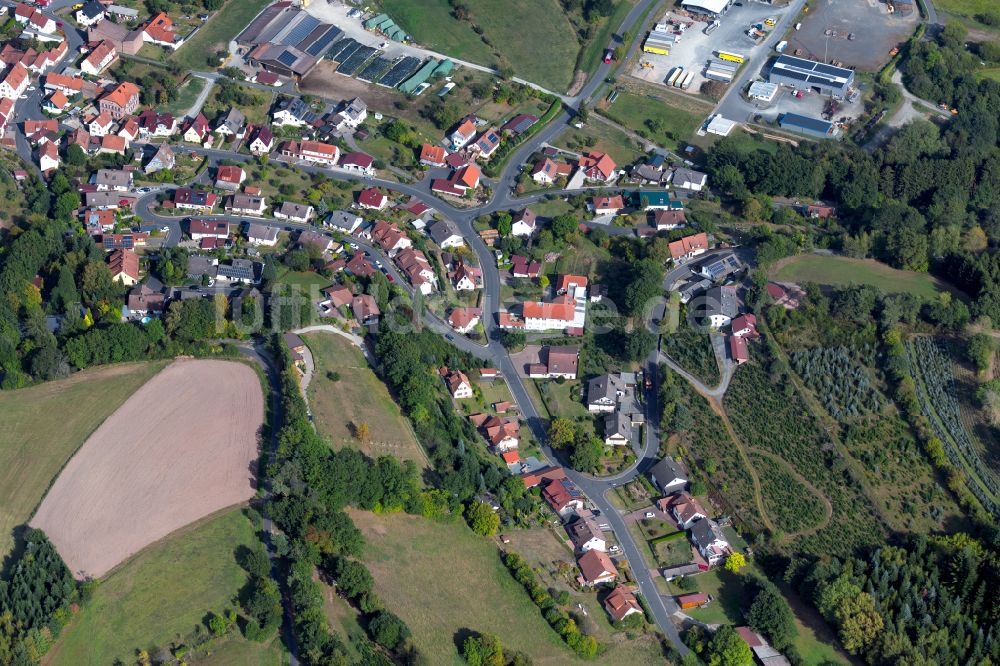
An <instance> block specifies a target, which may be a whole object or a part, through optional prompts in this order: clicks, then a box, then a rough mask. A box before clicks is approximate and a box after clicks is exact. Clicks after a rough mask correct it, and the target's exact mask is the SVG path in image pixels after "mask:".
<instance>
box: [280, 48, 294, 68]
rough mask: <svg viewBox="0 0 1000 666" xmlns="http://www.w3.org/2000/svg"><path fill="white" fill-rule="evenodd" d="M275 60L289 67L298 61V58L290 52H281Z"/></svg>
mask: <svg viewBox="0 0 1000 666" xmlns="http://www.w3.org/2000/svg"><path fill="white" fill-rule="evenodd" d="M277 60H278V62H280V63H281V64H282V65H285V66H286V67H291V66H292V65H293V64H295V61H296V60H298V57H297V56H296V55H295V54H294V53H292V52H291V51H282V52H281V53H279V54H278V58H277Z"/></svg>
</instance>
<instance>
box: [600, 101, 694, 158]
mask: <svg viewBox="0 0 1000 666" xmlns="http://www.w3.org/2000/svg"><path fill="white" fill-rule="evenodd" d="M604 114H605V115H607V116H608V117H609V118H611V119H613V120H615V121H617V122H618V123H619V124H621V125H624V126H625V127H628V128H630V129H632V130H634V131H636V132H639V133H640V134H642V133H643V132H648V136H649V138H650V140H651V141H653V143H656V144H657V145H660V146H665V147H666V148H669V149H671V150H677V149H678V148H679V147H680V146H681V145H683V144H684V143H686V139H688V138H689V137H690V136H691V135H692V134H694V131H695V130H696V129H698V126H699V125H700V124H701V123H702V121H703V120H704V114H701V115H698V114H695V113H693V112H691V111H685V110H684V109H679V108H677V107H675V106H668V105H667V104H666V103H664V102H663V101H661V100H658V99H653V98H650V97H646V96H644V95H636V94H634V93H630V92H622V93H619V94H618V98H617V99H616V100H615V101H614V103H613V104H611V105H610V106H608V107H607V108H606V109H605V110H604ZM657 121H658V122H660V123H662V124H663V127H664V128H665V129H664V130H663V131H661V132H653V131H652V130H650V128H649V126H648V125H647V124H646V123H647V122H653V123H655V122H657Z"/></svg>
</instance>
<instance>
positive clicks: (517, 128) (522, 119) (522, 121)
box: [500, 113, 538, 136]
mask: <svg viewBox="0 0 1000 666" xmlns="http://www.w3.org/2000/svg"><path fill="white" fill-rule="evenodd" d="M537 122H538V116H532V115H529V114H526V113H519V114H517V115H516V116H514V117H513V118H511V119H510V120H508V121H507V122H505V123H504V124H503V126H502V127H501V128H500V131H501V132H503V133H504V134H509V135H512V136H518V135H520V134H524V133H525V132H527V131H528V130H529V129H530V128H531V126H532V125H534V124H535V123H537Z"/></svg>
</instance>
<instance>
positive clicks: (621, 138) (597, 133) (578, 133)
mask: <svg viewBox="0 0 1000 666" xmlns="http://www.w3.org/2000/svg"><path fill="white" fill-rule="evenodd" d="M559 146H560V147H562V146H565V147H568V148H569V149H570V150H577V151H579V152H587V151H591V150H596V151H598V152H602V153H607V154H608V155H610V156H611V159H613V160H614V161H615V163H616V164H617V165H618V168H621V167H624V166H627V165H629V164H631V163H633V162H635V161H636V160H638V159H639V158H640V157H643V156H644V153H643V152H642V150H641V149H640V148H639V146H638V145H637V144H636V141H635V140H634V139H632V138H631V137H630V136H628V135H627V134H625V133H624V132H622V131H621V130H620V129H618V128H617V127H614V126H612V125H609V124H607V123H603V122H601V121H600V120H598V119H591V120H590V122H589V123H587V125H585V126H584V127H583V129H573V130H571V131H569V132H566V133H565V134H563V135H562V136H561V137H560V138H559Z"/></svg>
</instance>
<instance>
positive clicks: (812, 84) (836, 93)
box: [768, 55, 854, 98]
mask: <svg viewBox="0 0 1000 666" xmlns="http://www.w3.org/2000/svg"><path fill="white" fill-rule="evenodd" d="M768 81H770V82H771V83H778V84H782V85H786V86H793V87H795V88H804V89H812V90H815V91H816V92H818V93H820V94H822V95H832V96H833V97H838V98H839V97H846V96H847V90H848V89H849V88H850V87H851V84H853V83H854V70H851V69H845V68H843V67H834V66H833V65H824V64H823V63H821V62H816V61H814V60H806V59H804V58H796V57H795V56H790V55H783V56H778V59H777V60H775V61H774V64H773V65H771V72H770V74H769V75H768Z"/></svg>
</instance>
